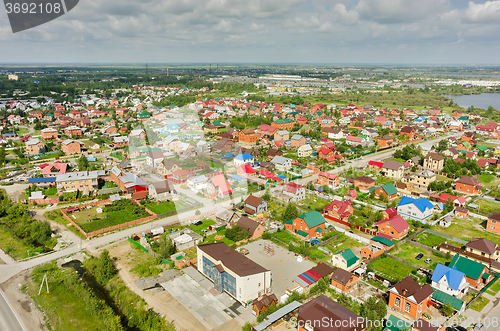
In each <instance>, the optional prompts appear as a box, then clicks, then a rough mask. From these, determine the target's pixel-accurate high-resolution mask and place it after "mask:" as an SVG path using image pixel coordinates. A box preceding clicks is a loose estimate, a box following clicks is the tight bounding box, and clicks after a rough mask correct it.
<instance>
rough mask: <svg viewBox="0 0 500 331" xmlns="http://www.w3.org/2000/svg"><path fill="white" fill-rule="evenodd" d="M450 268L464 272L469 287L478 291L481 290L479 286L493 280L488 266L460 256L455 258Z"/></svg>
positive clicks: (457, 255) (449, 265)
mask: <svg viewBox="0 0 500 331" xmlns="http://www.w3.org/2000/svg"><path fill="white" fill-rule="evenodd" d="M448 267H449V268H452V269H455V270H458V271H460V272H463V273H464V274H465V277H466V279H467V282H468V283H469V285H470V286H472V287H475V288H476V289H477V288H479V285H481V284H487V283H488V282H489V280H491V279H492V277H490V275H489V273H488V271H489V269H488V267H487V266H485V265H484V264H482V263H479V262H476V261H474V260H471V259H469V258H467V257H465V256H461V255H459V254H456V255H455V256H453V259H452V260H451V262H450V263H449V264H448Z"/></svg>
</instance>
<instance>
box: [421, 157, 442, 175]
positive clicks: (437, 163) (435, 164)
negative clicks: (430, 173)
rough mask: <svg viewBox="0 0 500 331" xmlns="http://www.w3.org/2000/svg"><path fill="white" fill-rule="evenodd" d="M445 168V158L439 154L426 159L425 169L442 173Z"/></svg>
mask: <svg viewBox="0 0 500 331" xmlns="http://www.w3.org/2000/svg"><path fill="white" fill-rule="evenodd" d="M443 167H444V156H442V155H440V154H438V153H429V154H427V155H426V156H425V157H424V168H426V169H431V170H434V171H441V170H442V169H443Z"/></svg>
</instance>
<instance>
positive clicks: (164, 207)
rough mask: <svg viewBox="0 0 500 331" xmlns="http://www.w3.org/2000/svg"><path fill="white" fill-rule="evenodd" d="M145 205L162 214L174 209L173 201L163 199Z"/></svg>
mask: <svg viewBox="0 0 500 331" xmlns="http://www.w3.org/2000/svg"><path fill="white" fill-rule="evenodd" d="M145 207H146V208H148V209H149V210H151V211H152V212H153V213H155V214H164V213H168V212H169V211H173V210H175V203H174V202H173V201H163V202H160V203H157V202H154V201H151V202H148V203H146V204H145Z"/></svg>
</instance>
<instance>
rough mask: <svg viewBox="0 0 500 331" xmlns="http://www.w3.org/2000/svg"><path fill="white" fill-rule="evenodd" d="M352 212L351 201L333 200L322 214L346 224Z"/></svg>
mask: <svg viewBox="0 0 500 331" xmlns="http://www.w3.org/2000/svg"><path fill="white" fill-rule="evenodd" d="M353 211H354V209H353V207H352V201H351V200H346V201H339V200H333V201H332V203H331V204H329V205H328V206H326V207H325V210H324V213H325V214H326V215H328V216H331V217H333V218H334V219H336V220H338V221H342V222H347V221H348V219H349V216H350V215H352V213H353Z"/></svg>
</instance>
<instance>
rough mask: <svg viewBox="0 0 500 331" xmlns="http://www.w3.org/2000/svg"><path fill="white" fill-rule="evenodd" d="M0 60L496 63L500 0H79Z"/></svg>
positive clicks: (5, 42) (5, 49)
mask: <svg viewBox="0 0 500 331" xmlns="http://www.w3.org/2000/svg"><path fill="white" fill-rule="evenodd" d="M0 45H2V48H1V50H0V63H20V62H24V63H34V62H36V63H61V62H65V63H145V62H149V63H154V62H157V63H174V62H175V63H178V62H186V63H189V62H211V63H217V62H218V63H224V62H237V63H285V62H287V63H388V64H390V63H402V64H404V63H408V64H427V63H429V64H500V56H499V55H500V0H499V1H481V0H475V1H465V0H80V3H79V4H78V5H77V6H76V7H75V8H74V9H73V10H72V11H70V12H68V13H67V14H66V15H64V16H62V17H60V18H58V19H56V20H54V21H51V22H49V23H46V24H44V25H41V26H38V27H35V28H32V29H30V30H26V31H22V32H18V33H16V34H13V33H12V30H11V28H10V25H9V21H8V18H7V14H6V11H5V8H4V9H2V10H0Z"/></svg>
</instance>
